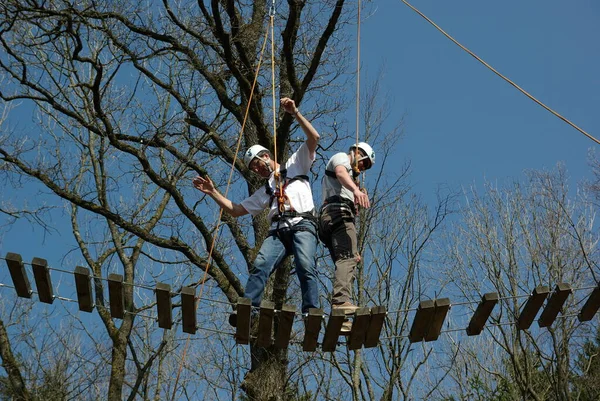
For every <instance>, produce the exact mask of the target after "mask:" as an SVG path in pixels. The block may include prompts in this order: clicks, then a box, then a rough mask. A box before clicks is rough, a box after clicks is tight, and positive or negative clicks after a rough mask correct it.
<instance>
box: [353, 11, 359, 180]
mask: <svg viewBox="0 0 600 401" xmlns="http://www.w3.org/2000/svg"><path fill="white" fill-rule="evenodd" d="M360 9H361V0H358V12H357V17H356V18H357V21H356V146H355V148H354V167H353V170H354V171H355V172H358V142H359V127H360ZM356 182H358V178H357V179H356Z"/></svg>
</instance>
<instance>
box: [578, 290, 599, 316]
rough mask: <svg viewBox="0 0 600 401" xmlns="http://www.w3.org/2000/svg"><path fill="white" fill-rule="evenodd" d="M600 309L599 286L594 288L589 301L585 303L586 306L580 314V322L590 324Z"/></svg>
mask: <svg viewBox="0 0 600 401" xmlns="http://www.w3.org/2000/svg"><path fill="white" fill-rule="evenodd" d="M599 308H600V284H599V285H598V287H596V288H594V290H593V291H592V293H591V294H590V296H589V297H588V299H587V301H585V304H584V305H583V308H581V311H580V312H579V315H578V316H577V318H578V319H579V321H580V322H589V321H590V320H592V319H593V318H594V315H595V314H596V312H598V309H599Z"/></svg>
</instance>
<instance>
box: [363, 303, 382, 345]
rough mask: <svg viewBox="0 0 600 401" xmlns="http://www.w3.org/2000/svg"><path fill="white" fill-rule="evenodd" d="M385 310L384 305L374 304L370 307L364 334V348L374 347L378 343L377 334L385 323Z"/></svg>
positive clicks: (379, 333) (378, 334)
mask: <svg viewBox="0 0 600 401" xmlns="http://www.w3.org/2000/svg"><path fill="white" fill-rule="evenodd" d="M386 315H387V311H386V308H385V306H375V307H373V308H371V321H370V322H369V328H368V329H367V335H366V336H365V344H364V347H365V348H372V347H376V346H377V344H379V336H380V335H381V330H382V328H383V323H385V316H386Z"/></svg>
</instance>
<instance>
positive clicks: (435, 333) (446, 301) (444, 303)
mask: <svg viewBox="0 0 600 401" xmlns="http://www.w3.org/2000/svg"><path fill="white" fill-rule="evenodd" d="M434 304H435V311H434V312H433V317H432V319H431V323H430V324H429V327H428V328H427V332H426V333H425V341H427V342H429V341H435V340H437V339H438V337H439V336H440V332H441V330H442V326H443V325H444V320H445V319H446V315H447V314H448V310H449V309H450V298H440V299H436V300H435V301H434Z"/></svg>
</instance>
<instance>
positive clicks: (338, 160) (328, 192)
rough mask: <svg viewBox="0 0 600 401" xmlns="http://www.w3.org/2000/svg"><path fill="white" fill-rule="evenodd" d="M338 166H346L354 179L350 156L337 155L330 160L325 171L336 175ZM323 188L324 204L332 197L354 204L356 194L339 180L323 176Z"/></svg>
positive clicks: (345, 154) (344, 154)
mask: <svg viewBox="0 0 600 401" xmlns="http://www.w3.org/2000/svg"><path fill="white" fill-rule="evenodd" d="M337 166H344V168H345V169H346V171H348V174H349V175H350V177H352V166H351V165H350V156H348V154H347V153H343V152H341V153H336V154H335V155H333V156H332V157H331V159H329V162H327V166H325V170H327V171H331V172H334V173H335V168H336V167H337ZM321 188H322V193H323V202H325V199H327V198H329V197H330V196H335V195H337V196H341V197H342V198H345V199H348V200H350V201H351V202H354V194H353V193H352V191H350V190H348V189H347V188H346V187H344V186H343V185H342V184H341V183H340V181H339V180H338V179H337V178H334V177H329V176H328V175H325V176H323V181H321Z"/></svg>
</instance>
